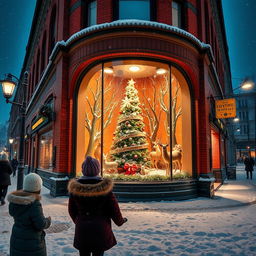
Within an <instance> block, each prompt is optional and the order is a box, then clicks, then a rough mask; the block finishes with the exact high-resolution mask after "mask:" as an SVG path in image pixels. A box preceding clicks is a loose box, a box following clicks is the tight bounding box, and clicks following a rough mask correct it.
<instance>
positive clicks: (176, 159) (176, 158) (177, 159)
mask: <svg viewBox="0 0 256 256" xmlns="http://www.w3.org/2000/svg"><path fill="white" fill-rule="evenodd" d="M159 145H160V146H161V147H162V155H163V159H164V161H165V163H166V164H167V168H166V176H169V175H170V152H169V151H167V147H168V144H161V143H159ZM173 149H174V150H173V151H172V163H173V166H174V170H175V172H176V171H177V170H178V169H179V170H180V172H181V167H182V164H181V157H182V155H181V152H182V149H181V145H179V144H177V145H175V146H174V148H173Z"/></svg>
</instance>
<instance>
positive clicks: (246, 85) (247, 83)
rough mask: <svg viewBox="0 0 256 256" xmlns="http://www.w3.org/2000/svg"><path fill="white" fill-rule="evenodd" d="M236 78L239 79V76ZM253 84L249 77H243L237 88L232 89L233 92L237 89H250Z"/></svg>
mask: <svg viewBox="0 0 256 256" xmlns="http://www.w3.org/2000/svg"><path fill="white" fill-rule="evenodd" d="M237 79H240V78H237ZM253 86H254V82H253V81H252V80H251V79H249V78H245V79H243V81H242V83H241V85H240V86H238V87H237V88H235V89H233V92H234V91H236V90H238V89H243V90H250V89H251V88H252V87H253Z"/></svg>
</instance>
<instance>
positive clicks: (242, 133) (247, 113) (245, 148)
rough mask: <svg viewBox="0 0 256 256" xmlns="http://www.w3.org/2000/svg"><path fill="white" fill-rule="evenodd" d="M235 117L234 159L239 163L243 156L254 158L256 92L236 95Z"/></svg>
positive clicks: (255, 145) (255, 144) (255, 143)
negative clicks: (237, 119)
mask: <svg viewBox="0 0 256 256" xmlns="http://www.w3.org/2000/svg"><path fill="white" fill-rule="evenodd" d="M236 107H237V117H238V118H239V122H237V123H234V124H233V130H234V136H235V142H236V144H235V145H236V159H237V161H238V162H241V161H242V159H243V158H244V156H249V155H251V157H255V148H256V90H253V91H252V92H247V93H245V92H243V93H240V94H236Z"/></svg>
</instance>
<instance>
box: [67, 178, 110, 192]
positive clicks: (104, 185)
mask: <svg viewBox="0 0 256 256" xmlns="http://www.w3.org/2000/svg"><path fill="white" fill-rule="evenodd" d="M112 189H113V182H112V180H111V179H108V178H106V179H103V180H102V181H100V182H98V183H96V184H82V183H80V182H79V181H78V180H77V179H72V180H70V181H69V184H68V192H69V193H71V194H73V195H76V196H84V197H96V196H103V195H107V194H108V193H109V192H111V191H112Z"/></svg>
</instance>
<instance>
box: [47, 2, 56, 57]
mask: <svg viewBox="0 0 256 256" xmlns="http://www.w3.org/2000/svg"><path fill="white" fill-rule="evenodd" d="M56 30H57V29H56V7H55V8H54V9H53V11H52V14H51V20H50V31H49V51H48V55H49V56H50V54H51V52H52V50H53V48H54V45H55V43H56V39H57V38H56V37H57V31H56Z"/></svg>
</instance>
